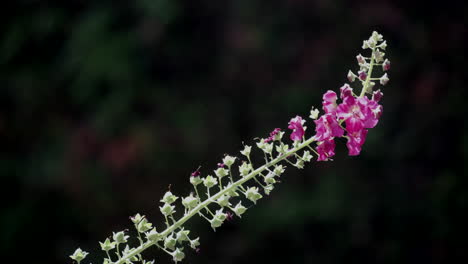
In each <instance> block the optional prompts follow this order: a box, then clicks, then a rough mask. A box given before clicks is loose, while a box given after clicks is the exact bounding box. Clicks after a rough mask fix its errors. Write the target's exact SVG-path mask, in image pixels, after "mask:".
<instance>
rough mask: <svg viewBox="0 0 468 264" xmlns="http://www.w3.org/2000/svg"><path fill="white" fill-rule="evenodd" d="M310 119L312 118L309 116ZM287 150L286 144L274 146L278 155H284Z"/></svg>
mask: <svg viewBox="0 0 468 264" xmlns="http://www.w3.org/2000/svg"><path fill="white" fill-rule="evenodd" d="M315 110H317V109H315ZM317 112H318V110H317ZM311 113H312V112H311ZM311 117H312V116H311ZM288 150H289V146H288V144H283V143H281V145H279V146H276V151H277V152H278V153H281V154H284V153H286V152H288Z"/></svg>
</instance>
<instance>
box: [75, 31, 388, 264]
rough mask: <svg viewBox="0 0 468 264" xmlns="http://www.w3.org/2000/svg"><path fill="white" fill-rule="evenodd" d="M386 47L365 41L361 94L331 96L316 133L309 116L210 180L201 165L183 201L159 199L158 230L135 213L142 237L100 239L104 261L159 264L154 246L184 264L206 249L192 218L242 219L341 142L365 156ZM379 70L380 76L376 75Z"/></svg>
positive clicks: (314, 113) (169, 196)
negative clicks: (151, 252)
mask: <svg viewBox="0 0 468 264" xmlns="http://www.w3.org/2000/svg"><path fill="white" fill-rule="evenodd" d="M386 46H387V44H386V41H384V40H383V37H382V35H380V34H379V33H377V32H373V33H372V35H371V37H370V38H369V39H368V40H365V41H364V43H363V45H362V48H363V49H364V51H365V52H367V51H370V57H366V56H363V55H361V54H359V55H357V56H356V59H357V62H358V65H359V69H358V70H357V72H356V73H355V72H353V71H351V70H350V71H349V72H348V75H347V78H348V80H349V82H350V83H353V84H354V83H357V85H355V86H359V87H360V89H361V90H360V92H358V93H356V92H355V91H354V90H353V88H352V86H351V85H350V84H347V83H346V84H344V85H343V86H342V87H341V88H340V98H339V99H338V95H337V94H336V93H335V92H334V91H327V92H325V94H324V95H323V101H322V110H323V112H322V111H320V110H319V109H317V108H312V110H311V111H310V118H311V119H312V120H313V122H314V123H315V133H314V135H312V136H306V133H305V132H306V129H307V127H306V126H305V124H306V119H304V118H302V117H301V116H296V117H294V118H292V119H291V120H290V121H289V124H288V127H287V128H288V129H289V130H291V131H290V132H287V131H284V130H282V129H280V128H275V129H274V130H273V131H272V132H271V133H270V134H269V136H268V137H266V138H261V139H259V140H258V141H257V142H255V143H254V144H252V145H244V148H243V149H242V150H241V151H240V152H239V153H238V155H232V156H231V155H226V156H225V157H224V158H223V159H222V160H221V161H220V162H219V163H218V164H217V166H216V169H214V170H213V171H212V172H208V173H206V175H204V174H202V172H201V171H200V168H199V169H197V170H195V171H194V172H192V173H191V175H190V178H189V179H190V184H191V185H192V186H193V192H191V193H190V194H188V195H186V196H182V197H178V196H176V195H175V194H173V193H172V192H170V191H168V192H166V193H165V194H164V196H163V197H162V199H161V200H160V206H159V210H160V211H161V213H162V215H163V216H164V218H165V224H163V225H158V226H153V224H152V223H150V222H149V220H148V219H147V218H146V217H145V216H144V215H140V214H136V215H135V216H132V217H131V218H130V219H131V221H132V222H133V225H134V228H135V232H132V233H130V232H128V231H120V232H116V233H113V234H112V236H111V238H107V239H105V240H104V241H103V242H99V244H100V246H101V249H102V250H103V251H104V252H105V256H106V257H105V258H104V260H103V263H104V264H110V263H114V264H124V263H125V264H131V263H142V264H147V263H154V261H148V260H145V259H143V257H142V252H143V251H145V250H146V249H148V248H151V247H156V248H159V249H160V250H161V251H163V252H165V253H167V254H168V255H169V256H170V258H172V260H173V261H174V262H179V261H182V260H183V259H184V257H185V253H184V252H185V250H186V249H185V248H187V247H190V248H192V249H194V250H198V246H199V245H200V240H199V238H198V237H195V236H193V234H192V233H191V232H190V230H188V229H187V226H186V225H185V223H186V222H187V221H188V220H189V219H191V218H192V217H194V216H200V217H202V218H204V219H205V220H206V221H207V222H208V223H209V224H210V226H211V227H212V228H213V230H216V228H218V227H220V226H221V225H222V224H223V223H224V222H225V221H227V220H229V219H230V218H232V217H234V215H235V216H237V217H242V215H243V214H244V213H245V212H246V210H247V207H249V208H250V207H251V204H256V203H257V202H258V201H259V200H260V199H262V198H263V197H264V196H265V195H269V194H270V193H271V192H272V190H273V189H274V186H275V184H277V183H278V182H279V181H278V179H279V178H280V177H282V174H283V173H284V171H285V169H286V168H287V167H289V166H291V167H296V168H298V169H302V168H303V167H304V166H305V165H306V164H307V163H309V162H311V161H312V160H313V159H316V160H317V161H330V160H332V157H333V156H334V155H335V139H338V138H342V139H343V141H345V142H346V146H347V148H348V154H349V155H350V156H356V155H359V153H360V152H361V149H362V146H363V144H364V142H365V140H366V136H367V133H368V131H369V129H370V128H373V127H375V126H376V125H377V123H378V121H379V118H380V116H381V114H382V105H380V104H379V102H380V100H381V98H382V96H383V93H382V92H381V91H380V90H376V86H378V85H386V84H387V83H388V81H389V78H388V75H387V73H385V72H386V71H388V70H389V69H390V61H389V60H388V59H386V58H385V53H384V51H385V49H386ZM377 66H378V67H377ZM378 68H379V69H381V70H380V72H381V74H379V75H380V77H373V76H374V74H375V71H376V69H378ZM286 133H287V134H288V135H287V137H286V138H285V137H283V136H284V135H285V134H286ZM340 141H341V140H340ZM254 150H255V151H258V152H260V153H262V154H263V156H264V163H262V164H253V163H252V159H251V153H252V152H253V151H254ZM249 203H250V205H248V204H249ZM133 233H135V235H133ZM130 235H132V236H135V237H136V239H134V240H135V241H138V242H137V244H132V243H129V239H130ZM132 241H133V240H132ZM87 255H88V253H87V252H85V251H83V250H81V249H80V248H78V249H77V250H76V251H75V252H74V253H73V255H71V256H70V258H72V259H73V260H74V261H75V262H77V263H78V264H79V263H80V262H81V261H83V259H84V258H85V257H86V256H87Z"/></svg>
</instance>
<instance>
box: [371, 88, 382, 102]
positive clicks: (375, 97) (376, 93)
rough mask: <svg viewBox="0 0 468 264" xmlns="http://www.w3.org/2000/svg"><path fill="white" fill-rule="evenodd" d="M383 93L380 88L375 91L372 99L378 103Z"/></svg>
mask: <svg viewBox="0 0 468 264" xmlns="http://www.w3.org/2000/svg"><path fill="white" fill-rule="evenodd" d="M382 96H383V93H382V92H381V91H380V90H377V91H374V93H373V94H372V101H375V102H376V103H378V102H379V101H380V99H382Z"/></svg>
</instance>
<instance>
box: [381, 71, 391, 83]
mask: <svg viewBox="0 0 468 264" xmlns="http://www.w3.org/2000/svg"><path fill="white" fill-rule="evenodd" d="M388 81H390V79H389V78H388V75H387V74H386V73H385V74H384V75H382V77H380V84H382V85H386V84H387V83H388Z"/></svg>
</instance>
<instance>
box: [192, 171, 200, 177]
mask: <svg viewBox="0 0 468 264" xmlns="http://www.w3.org/2000/svg"><path fill="white" fill-rule="evenodd" d="M200 175H201V173H200V170H198V169H197V170H196V171H194V172H192V174H191V175H190V176H191V177H198V176H200Z"/></svg>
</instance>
